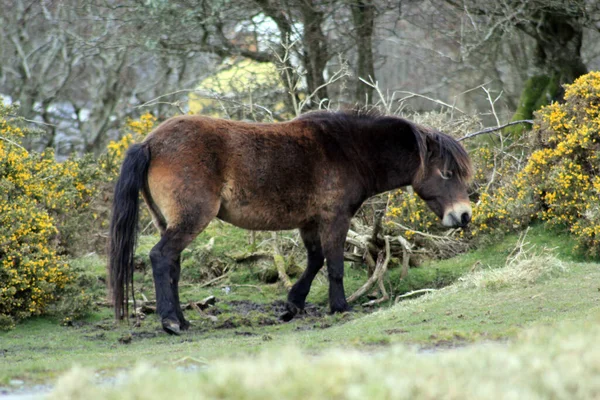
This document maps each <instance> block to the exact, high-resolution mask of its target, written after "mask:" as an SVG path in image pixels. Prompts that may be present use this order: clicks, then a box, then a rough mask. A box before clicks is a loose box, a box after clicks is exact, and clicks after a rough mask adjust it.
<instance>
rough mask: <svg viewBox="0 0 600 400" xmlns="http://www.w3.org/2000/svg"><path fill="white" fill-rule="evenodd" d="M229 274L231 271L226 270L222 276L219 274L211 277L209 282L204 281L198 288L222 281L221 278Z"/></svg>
mask: <svg viewBox="0 0 600 400" xmlns="http://www.w3.org/2000/svg"><path fill="white" fill-rule="evenodd" d="M228 275H229V272H226V273H224V274H223V275H221V276H217V277H216V278H213V279H211V280H210V281H208V282H204V283H203V284H202V285H200V286H198V288H203V287H206V286H210V285H212V284H213V283H215V282H218V281H220V280H221V279H223V278H225V277H226V276H228Z"/></svg>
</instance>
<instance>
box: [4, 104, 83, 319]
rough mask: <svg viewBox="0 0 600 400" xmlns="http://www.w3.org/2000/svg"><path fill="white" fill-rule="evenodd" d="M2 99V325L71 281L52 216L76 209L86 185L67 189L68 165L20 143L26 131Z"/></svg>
mask: <svg viewBox="0 0 600 400" xmlns="http://www.w3.org/2000/svg"><path fill="white" fill-rule="evenodd" d="M14 111H15V108H14V107H6V106H4V105H3V104H2V103H0V136H1V137H2V138H1V139H0V324H1V325H2V327H4V328H6V327H10V325H12V324H13V322H14V321H15V320H19V319H22V318H25V317H28V316H30V315H37V314H40V313H42V312H43V311H44V309H45V308H46V307H47V306H48V305H49V304H50V303H51V302H52V301H53V300H55V299H56V298H57V296H58V295H59V293H60V291H61V290H62V289H64V288H65V287H66V285H67V284H68V283H69V280H70V279H71V277H70V274H69V268H68V265H67V263H66V262H65V261H64V259H63V258H61V257H60V256H59V255H58V254H57V253H58V251H57V250H58V245H57V233H58V230H57V227H56V221H55V219H54V218H53V216H52V214H55V213H57V212H58V211H59V210H61V209H67V208H69V207H74V206H76V204H77V203H78V201H79V200H78V199H79V197H80V196H84V193H85V189H86V188H85V185H83V187H77V185H74V186H73V187H68V186H67V185H66V182H67V181H68V180H69V178H72V176H71V175H70V173H71V172H72V169H71V168H70V166H69V165H59V164H57V163H56V162H53V161H50V157H51V153H50V152H44V153H42V154H33V153H31V154H30V153H29V152H27V151H26V150H25V149H24V148H23V147H21V145H20V144H19V142H20V140H21V138H22V137H23V135H24V131H23V130H22V129H21V128H19V127H18V126H17V121H13V120H10V119H9V115H10V114H13V113H14Z"/></svg>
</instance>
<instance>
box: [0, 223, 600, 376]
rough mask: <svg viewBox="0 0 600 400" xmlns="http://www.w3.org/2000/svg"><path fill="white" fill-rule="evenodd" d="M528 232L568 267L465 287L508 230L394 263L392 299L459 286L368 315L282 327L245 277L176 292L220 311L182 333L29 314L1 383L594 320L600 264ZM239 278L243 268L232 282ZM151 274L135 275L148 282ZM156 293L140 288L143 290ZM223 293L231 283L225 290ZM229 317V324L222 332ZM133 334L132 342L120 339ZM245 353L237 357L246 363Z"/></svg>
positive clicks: (265, 290) (7, 352)
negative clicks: (477, 243)
mask: <svg viewBox="0 0 600 400" xmlns="http://www.w3.org/2000/svg"><path fill="white" fill-rule="evenodd" d="M216 229H220V228H216ZM214 234H215V235H216V233H214ZM210 237H211V236H210V235H207V236H206V237H203V238H201V239H199V240H204V242H202V241H201V242H200V243H199V244H200V245H202V244H204V243H206V242H207V241H208V240H209V239H210ZM232 238H233V239H232V242H233V243H235V245H232V244H231V243H229V244H227V243H226V244H224V245H223V247H221V248H220V249H219V250H218V251H219V252H222V253H225V252H228V251H231V249H232V248H234V247H237V246H242V245H247V242H246V237H245V236H243V235H240V236H236V235H233V236H232ZM527 238H528V239H527V240H528V241H529V242H530V243H531V244H536V245H537V248H538V249H539V250H541V249H542V248H543V246H545V247H547V248H554V250H553V254H554V255H555V256H556V257H558V258H559V259H561V260H562V261H563V263H564V265H565V266H566V267H567V271H566V272H562V273H560V274H556V275H552V276H549V277H548V278H547V279H544V280H540V281H539V282H538V281H536V282H531V283H527V282H516V283H514V282H513V283H510V284H503V285H496V286H493V285H491V286H489V285H488V286H486V285H482V286H481V285H480V286H477V285H472V284H468V279H467V278H465V279H462V280H459V278H460V277H461V276H464V275H465V274H466V273H467V272H468V271H470V270H471V269H472V267H473V266H474V265H476V266H477V269H478V270H479V272H478V273H479V274H481V273H485V272H481V271H482V270H483V271H486V270H488V269H489V270H497V269H498V268H500V267H502V266H504V265H505V263H506V257H507V256H508V255H509V254H510V253H511V251H512V250H513V249H514V247H515V243H516V241H517V237H516V236H508V237H506V238H504V239H502V240H500V241H499V242H498V243H495V244H493V245H489V246H486V247H482V248H480V249H478V250H475V251H472V252H470V253H468V254H464V255H462V256H459V257H455V258H453V259H450V260H445V261H441V262H431V263H427V264H426V265H423V266H421V267H419V268H414V269H411V271H410V274H409V277H408V279H407V280H406V282H404V283H402V284H395V283H394V279H397V278H396V277H395V276H394V274H397V269H393V270H392V271H391V277H390V282H391V283H392V285H391V287H392V288H393V294H395V295H396V294H399V293H402V292H403V291H406V290H409V289H410V290H412V289H413V288H421V287H437V286H439V285H440V280H439V279H440V278H439V277H440V276H442V277H444V279H445V281H444V283H449V282H453V281H456V283H455V284H454V285H451V286H449V287H446V288H443V289H441V290H438V291H436V292H434V293H432V294H428V295H425V296H422V297H420V298H417V299H413V300H405V301H402V302H400V303H398V304H397V305H395V306H391V307H389V306H384V307H382V308H381V309H379V310H378V311H376V312H373V313H365V312H363V311H361V309H360V307H357V312H354V313H350V314H344V315H334V316H329V315H314V316H308V317H305V318H302V319H297V320H293V321H292V322H290V323H287V324H281V323H278V322H277V321H276V317H277V312H276V310H275V308H274V307H273V302H274V301H275V300H283V299H284V298H285V291H284V290H283V289H282V288H281V287H280V286H279V285H277V284H272V285H259V284H258V283H257V282H255V281H252V283H251V284H248V285H249V286H244V285H242V284H239V285H236V284H234V283H232V280H233V281H235V279H230V280H225V281H223V282H222V283H219V284H218V285H216V286H215V287H208V288H199V287H197V285H189V286H185V287H184V288H183V294H182V297H183V298H184V299H185V300H200V299H202V298H203V297H205V296H208V295H214V296H216V297H217V298H218V300H219V302H218V303H217V306H216V307H217V309H218V310H219V311H220V314H217V315H216V317H217V319H218V321H217V322H213V321H211V320H210V319H208V318H206V317H203V316H200V315H199V314H197V313H196V312H194V311H187V312H186V315H187V317H188V318H189V319H191V320H192V322H193V327H192V329H191V330H190V331H188V332H186V333H185V334H184V335H182V336H180V337H171V336H167V335H166V334H163V333H162V331H161V330H160V329H159V324H158V323H157V321H156V320H155V318H154V317H153V316H149V317H148V319H147V320H146V321H144V322H143V325H142V327H141V328H133V327H129V326H127V325H126V324H122V325H120V326H114V325H113V322H112V320H111V311H110V310H109V309H106V308H104V309H101V310H100V311H99V312H97V313H95V314H93V315H92V316H90V317H89V318H88V319H86V320H85V321H82V322H81V323H79V324H76V325H75V326H72V327H65V326H61V325H60V321H58V320H55V319H51V318H35V319H30V320H27V321H25V322H23V323H21V324H19V325H18V326H17V327H16V329H14V330H13V331H10V332H4V333H0V354H1V355H0V357H1V361H2V362H0V384H6V383H7V382H8V381H9V380H10V379H14V378H19V379H23V380H25V381H27V382H46V381H48V380H49V379H50V380H52V379H53V378H55V377H57V376H58V375H60V374H62V373H64V372H65V371H67V370H68V369H69V368H70V367H71V366H72V365H73V364H78V365H82V366H84V367H88V368H91V369H92V370H94V371H100V372H102V373H103V374H108V375H112V374H115V373H116V372H117V371H118V370H120V369H122V368H132V367H133V366H134V365H136V364H137V363H138V362H140V361H144V362H146V363H148V364H150V365H153V366H158V367H161V368H166V369H172V368H173V367H175V366H178V365H180V364H181V363H182V362H188V361H189V360H192V362H196V361H194V360H201V361H202V362H207V363H210V364H215V365H221V364H220V363H223V362H222V361H219V360H222V359H223V358H228V359H229V358H240V357H242V358H244V359H245V358H246V357H248V356H251V355H256V354H257V353H262V352H263V351H268V352H270V354H277V352H278V351H279V349H282V348H294V349H297V350H294V351H296V352H297V351H301V352H302V353H306V352H308V353H309V354H323V352H327V351H330V350H331V349H332V348H334V349H335V348H337V349H340V348H342V349H352V350H353V351H362V350H364V349H368V350H369V352H368V353H371V352H373V351H375V352H377V353H381V354H388V350H389V349H391V348H396V346H398V345H402V346H416V347H418V348H426V349H439V348H448V347H456V346H462V345H466V344H470V343H477V342H479V341H484V342H489V341H497V340H501V341H504V340H506V339H513V338H515V337H517V336H518V335H519V334H520V333H521V332H523V330H526V329H530V328H534V327H540V326H549V327H553V326H558V325H560V324H564V323H566V322H565V321H571V323H573V324H579V323H581V321H585V320H587V319H589V318H590V316H593V315H600V310H599V306H600V291H599V287H600V284H599V283H598V282H600V268H598V265H597V264H594V263H585V262H579V260H580V259H578V258H577V257H576V256H575V255H573V254H572V253H571V250H570V249H571V248H572V245H573V243H572V241H571V239H570V238H569V237H567V236H562V235H555V234H554V233H552V232H550V231H546V230H545V229H544V227H543V226H536V227H534V228H532V229H531V230H530V231H529V233H528V236H527ZM150 239H151V238H150ZM150 239H148V238H142V247H144V246H150V247H151V246H152V244H148V245H147V244H146V242H148V243H150V242H151V240H150ZM216 245H217V240H215V247H216ZM215 252H217V250H216V248H215ZM78 262H79V263H81V265H86V266H87V267H88V268H90V269H91V270H93V271H96V272H97V273H98V274H102V273H104V269H103V268H104V263H103V260H101V259H99V258H95V257H88V259H84V260H79V261H78ZM238 269H240V271H238ZM244 273H246V272H243V270H241V267H238V268H236V269H235V270H234V272H232V277H234V275H235V274H244ZM149 275H150V274H147V276H146V277H145V278H144V279H142V280H149V279H150V277H149ZM347 277H348V279H347V280H346V291H347V293H350V292H351V291H353V290H354V289H356V288H358V287H359V286H360V285H361V284H362V283H363V282H364V280H365V279H366V273H365V272H364V271H363V270H361V269H359V268H347ZM457 280H458V281H457ZM138 283H141V281H138ZM146 283H147V282H146ZM396 283H397V282H396ZM403 285H406V286H405V287H404V286H403ZM151 288H152V286H151V285H150V286H147V289H148V293H151V290H150V289H151ZM225 288H229V290H230V291H229V293H228V294H226V293H225V291H224V289H225ZM326 298H327V281H326V279H325V277H323V276H320V277H319V278H318V279H317V280H316V281H315V284H314V287H313V289H312V291H311V294H310V295H309V298H308V301H309V302H312V303H314V304H317V305H318V306H321V307H322V306H323V305H324V304H325V303H326ZM242 300H246V301H249V304H251V305H260V307H259V309H258V310H254V311H251V312H248V313H246V312H242V311H240V310H239V309H236V306H235V301H242ZM321 309H322V308H321ZM224 322H227V323H228V324H229V325H227V324H225V325H226V326H231V327H230V328H228V329H226V328H224V327H223V325H224ZM128 339H129V344H123V343H122V342H123V341H125V342H127V341H128ZM386 349H388V350H386ZM338 351H340V350H338ZM294 354H295V353H294ZM294 357H296V356H294ZM297 357H300V358H301V357H304V356H297ZM382 357H386V356H382ZM186 360H187V361H186ZM251 360H252V359H250V360H248V361H244V362H247V363H251V362H252V361H251ZM299 362H300V363H301V362H303V361H299ZM367 364H368V362H367Z"/></svg>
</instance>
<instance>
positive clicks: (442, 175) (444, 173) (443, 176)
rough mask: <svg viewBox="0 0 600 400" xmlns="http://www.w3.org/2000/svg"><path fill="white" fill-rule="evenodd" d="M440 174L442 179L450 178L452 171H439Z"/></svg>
mask: <svg viewBox="0 0 600 400" xmlns="http://www.w3.org/2000/svg"><path fill="white" fill-rule="evenodd" d="M440 176H441V177H442V179H446V180H448V179H450V178H452V171H445V172H440Z"/></svg>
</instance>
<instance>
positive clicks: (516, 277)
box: [460, 250, 567, 290]
mask: <svg viewBox="0 0 600 400" xmlns="http://www.w3.org/2000/svg"><path fill="white" fill-rule="evenodd" d="M566 271H567V267H566V265H565V263H564V262H563V261H561V260H559V259H558V258H557V257H556V256H554V255H553V254H552V253H549V252H547V250H545V251H544V252H543V253H541V254H532V255H527V256H524V257H522V258H520V259H518V260H515V261H514V262H511V263H508V264H507V266H506V267H504V268H499V269H491V270H480V271H475V272H473V273H471V274H469V275H466V276H464V277H463V278H460V282H461V283H460V285H461V286H463V287H474V288H485V289H491V290H498V289H502V288H507V287H515V286H528V285H533V284H536V283H540V282H543V281H545V280H547V279H550V278H552V277H556V276H559V275H561V274H563V273H565V272H566Z"/></svg>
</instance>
